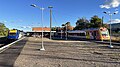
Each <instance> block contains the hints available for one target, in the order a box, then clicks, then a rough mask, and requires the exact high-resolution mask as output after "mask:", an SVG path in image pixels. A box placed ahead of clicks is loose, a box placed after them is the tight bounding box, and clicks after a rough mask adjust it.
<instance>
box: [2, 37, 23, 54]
mask: <svg viewBox="0 0 120 67" xmlns="http://www.w3.org/2000/svg"><path fill="white" fill-rule="evenodd" d="M24 38H25V37H23V38H21V39H19V40H16V41H14V42H12V43H10V44H8V45H5V46H3V47H1V48H0V53H2V52H3V51H5V50H6V49H5V48H8V47H10V46H11V45H12V44H15V43H16V42H19V41H21V40H22V39H24Z"/></svg>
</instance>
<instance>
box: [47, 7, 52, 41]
mask: <svg viewBox="0 0 120 67" xmlns="http://www.w3.org/2000/svg"><path fill="white" fill-rule="evenodd" d="M48 8H49V9H50V39H51V35H52V34H51V27H52V8H53V7H52V6H49V7H48Z"/></svg>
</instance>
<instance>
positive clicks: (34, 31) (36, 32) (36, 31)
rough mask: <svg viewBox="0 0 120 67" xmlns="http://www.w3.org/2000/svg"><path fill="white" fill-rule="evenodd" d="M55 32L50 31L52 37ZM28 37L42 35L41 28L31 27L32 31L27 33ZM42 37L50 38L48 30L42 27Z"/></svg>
mask: <svg viewBox="0 0 120 67" xmlns="http://www.w3.org/2000/svg"><path fill="white" fill-rule="evenodd" d="M55 32H56V31H51V33H52V34H51V35H52V36H53V35H54V33H55ZM27 33H28V34H29V36H41V35H42V27H33V28H32V31H29V32H27ZM43 36H44V37H49V36H50V28H48V27H43Z"/></svg>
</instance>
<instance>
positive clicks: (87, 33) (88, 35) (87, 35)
mask: <svg viewBox="0 0 120 67" xmlns="http://www.w3.org/2000/svg"><path fill="white" fill-rule="evenodd" d="M86 38H87V39H90V34H89V31H86Z"/></svg>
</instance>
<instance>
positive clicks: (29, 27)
mask: <svg viewBox="0 0 120 67" xmlns="http://www.w3.org/2000/svg"><path fill="white" fill-rule="evenodd" d="M21 28H32V27H30V26H22V27H21Z"/></svg>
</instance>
